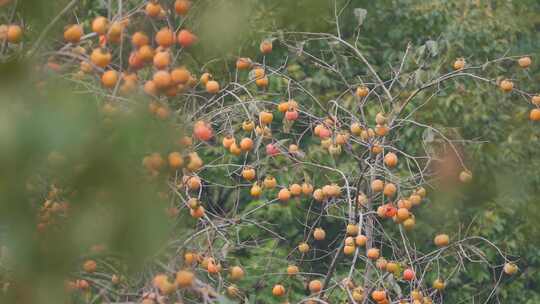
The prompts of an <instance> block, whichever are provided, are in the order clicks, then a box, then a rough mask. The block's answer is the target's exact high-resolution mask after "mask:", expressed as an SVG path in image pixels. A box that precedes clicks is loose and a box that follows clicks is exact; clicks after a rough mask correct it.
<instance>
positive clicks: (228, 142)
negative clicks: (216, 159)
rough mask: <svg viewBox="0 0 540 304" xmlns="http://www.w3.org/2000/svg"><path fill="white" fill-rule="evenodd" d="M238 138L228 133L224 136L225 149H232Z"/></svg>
mask: <svg viewBox="0 0 540 304" xmlns="http://www.w3.org/2000/svg"><path fill="white" fill-rule="evenodd" d="M235 142H236V140H235V139H234V137H233V136H232V135H227V136H225V137H223V140H222V144H223V147H224V148H225V149H230V148H231V145H232V144H234V143H235Z"/></svg>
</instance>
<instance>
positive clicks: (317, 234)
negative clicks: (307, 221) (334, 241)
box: [313, 228, 326, 241]
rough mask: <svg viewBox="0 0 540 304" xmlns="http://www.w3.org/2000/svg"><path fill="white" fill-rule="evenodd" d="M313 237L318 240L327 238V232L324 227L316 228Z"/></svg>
mask: <svg viewBox="0 0 540 304" xmlns="http://www.w3.org/2000/svg"><path fill="white" fill-rule="evenodd" d="M313 238H314V239H315V240H317V241H322V240H324V239H325V238H326V232H325V231H324V229H322V228H315V230H314V231H313Z"/></svg>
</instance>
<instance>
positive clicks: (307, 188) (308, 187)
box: [302, 182, 313, 195]
mask: <svg viewBox="0 0 540 304" xmlns="http://www.w3.org/2000/svg"><path fill="white" fill-rule="evenodd" d="M302 193H303V194H304V195H311V194H312V193H313V185H312V184H310V183H308V182H304V183H303V184H302Z"/></svg>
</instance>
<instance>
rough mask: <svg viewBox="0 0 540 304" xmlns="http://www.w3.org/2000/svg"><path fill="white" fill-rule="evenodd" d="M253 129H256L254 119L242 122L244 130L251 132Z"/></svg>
mask: <svg viewBox="0 0 540 304" xmlns="http://www.w3.org/2000/svg"><path fill="white" fill-rule="evenodd" d="M253 129H255V123H254V122H253V121H251V120H245V121H244V122H242V130H244V131H246V132H251V131H253Z"/></svg>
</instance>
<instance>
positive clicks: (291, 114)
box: [285, 109, 299, 121]
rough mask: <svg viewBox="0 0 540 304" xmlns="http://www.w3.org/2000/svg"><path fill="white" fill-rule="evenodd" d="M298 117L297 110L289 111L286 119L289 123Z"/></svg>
mask: <svg viewBox="0 0 540 304" xmlns="http://www.w3.org/2000/svg"><path fill="white" fill-rule="evenodd" d="M298 116H299V114H298V111H296V110H295V109H289V110H287V112H286V113H285V119H287V120H289V121H294V120H297V119H298Z"/></svg>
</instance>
